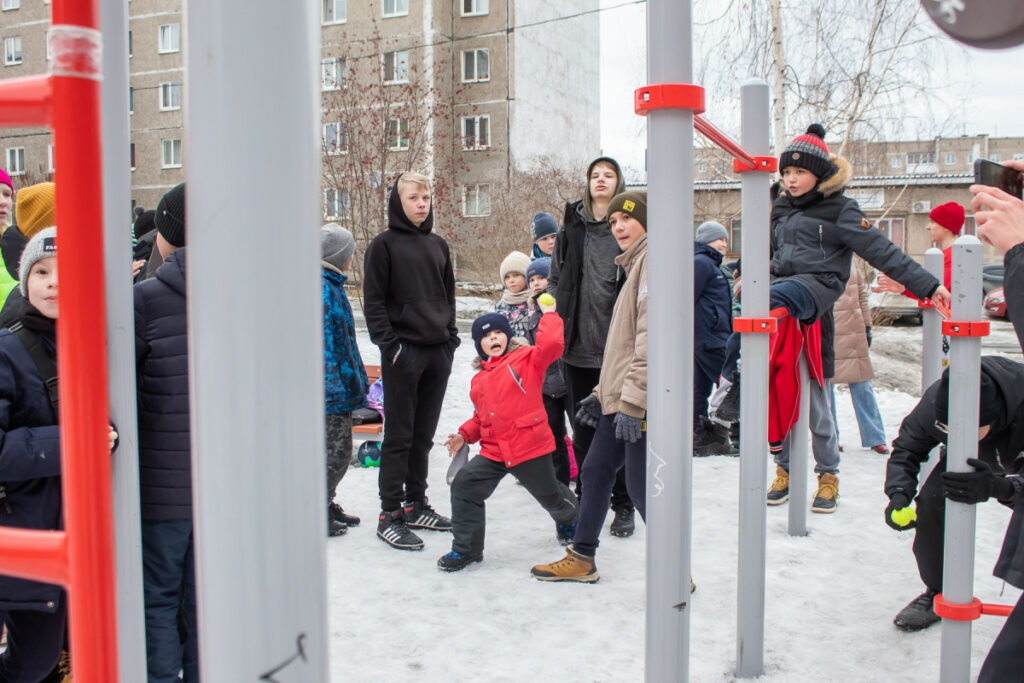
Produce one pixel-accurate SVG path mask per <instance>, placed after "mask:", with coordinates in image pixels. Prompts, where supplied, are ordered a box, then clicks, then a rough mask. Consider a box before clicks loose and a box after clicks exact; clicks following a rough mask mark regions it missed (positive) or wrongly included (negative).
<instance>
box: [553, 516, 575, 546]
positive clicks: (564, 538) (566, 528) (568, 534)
mask: <svg viewBox="0 0 1024 683" xmlns="http://www.w3.org/2000/svg"><path fill="white" fill-rule="evenodd" d="M555 535H556V536H557V537H558V542H559V543H561V544H562V545H569V544H571V543H572V539H573V538H574V537H575V536H576V522H575V521H573V522H569V523H568V524H555Z"/></svg>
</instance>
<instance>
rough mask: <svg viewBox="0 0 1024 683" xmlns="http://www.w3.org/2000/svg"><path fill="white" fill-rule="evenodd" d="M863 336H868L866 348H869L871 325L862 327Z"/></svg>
mask: <svg viewBox="0 0 1024 683" xmlns="http://www.w3.org/2000/svg"><path fill="white" fill-rule="evenodd" d="M864 336H865V337H867V338H868V348H869V349H870V348H871V326H870V325H869V326H867V327H865V328H864Z"/></svg>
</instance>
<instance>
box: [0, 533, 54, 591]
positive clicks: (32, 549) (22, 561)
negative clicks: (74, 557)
mask: <svg viewBox="0 0 1024 683" xmlns="http://www.w3.org/2000/svg"><path fill="white" fill-rule="evenodd" d="M0 573H2V574H7V575H8V576H17V577H19V578H22V579H33V580H35V581H43V582H46V583H57V584H60V585H62V586H67V584H68V545H67V536H66V535H65V534H64V532H63V531H39V530H36V529H16V528H12V527H0Z"/></svg>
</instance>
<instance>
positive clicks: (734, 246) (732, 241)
mask: <svg viewBox="0 0 1024 683" xmlns="http://www.w3.org/2000/svg"><path fill="white" fill-rule="evenodd" d="M742 235H743V221H742V220H741V219H739V218H733V219H732V220H731V221H729V251H731V252H732V253H734V254H738V253H739V251H740V237H741V236H742Z"/></svg>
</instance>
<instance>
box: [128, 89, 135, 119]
mask: <svg viewBox="0 0 1024 683" xmlns="http://www.w3.org/2000/svg"><path fill="white" fill-rule="evenodd" d="M134 113H135V88H133V87H132V86H130V85H129V86H128V114H129V115H131V114H134Z"/></svg>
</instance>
